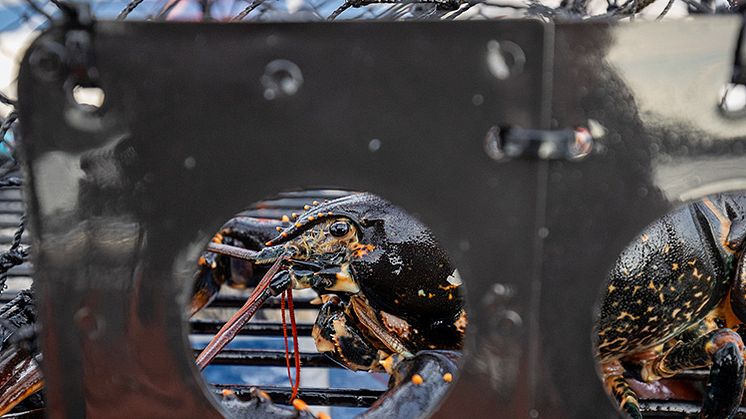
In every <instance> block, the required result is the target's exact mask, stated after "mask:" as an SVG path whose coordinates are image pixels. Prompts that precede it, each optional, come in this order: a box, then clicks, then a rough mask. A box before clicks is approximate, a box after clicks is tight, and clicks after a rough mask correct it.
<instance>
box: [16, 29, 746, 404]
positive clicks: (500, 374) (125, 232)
mask: <svg viewBox="0 0 746 419" xmlns="http://www.w3.org/2000/svg"><path fill="white" fill-rule="evenodd" d="M740 28H741V21H740V20H739V19H738V18H735V17H720V18H702V19H697V20H692V21H687V22H676V23H658V24H626V25H608V24H589V23H585V24H569V23H568V24H548V23H542V22H539V21H496V22H452V23H449V24H443V23H440V24H438V23H432V22H430V23H426V22H388V23H387V22H377V23H359V22H345V23H334V24H319V23H284V24H256V25H242V24H205V23H202V24H173V23H161V24H148V23H123V22H96V23H95V24H94V23H93V22H91V21H86V20H85V19H82V20H79V21H77V22H68V24H67V25H62V26H58V27H53V28H51V29H49V30H48V31H46V32H45V33H44V34H43V35H42V36H41V37H40V38H38V39H37V40H36V41H35V42H34V43H33V45H32V46H31V47H30V48H29V50H28V52H27V54H26V56H25V58H24V61H23V64H22V68H21V74H20V85H19V111H20V117H21V119H22V121H23V125H22V134H23V151H24V154H25V157H26V164H27V167H26V173H27V179H28V184H27V192H28V201H29V205H30V219H31V223H32V228H33V242H34V245H35V252H36V253H35V259H34V262H35V267H36V269H37V271H36V274H35V279H36V281H37V295H38V298H39V300H40V302H39V307H40V312H39V316H40V319H41V322H42V324H43V327H44V328H43V335H42V345H43V353H44V359H43V364H44V376H45V381H46V397H47V401H48V405H49V410H48V415H49V417H52V418H66V417H69V418H77V417H84V416H85V415H88V416H90V417H112V418H113V417H166V416H173V417H184V418H187V417H220V416H221V413H220V411H219V410H218V409H219V407H218V406H217V404H216V402H215V401H214V400H213V399H212V398H211V396H210V394H209V390H208V388H207V386H206V385H205V383H204V382H203V381H202V379H201V378H200V376H199V374H198V372H197V370H196V368H195V367H194V364H193V352H192V350H191V348H190V347H189V345H188V342H187V336H188V335H189V333H190V331H191V332H195V333H199V332H200V331H203V332H204V331H209V330H213V329H210V327H214V325H213V326H211V325H204V324H201V325H200V324H197V323H194V324H192V325H191V329H190V328H189V327H188V326H187V324H186V323H185V322H184V320H183V314H182V313H183V310H182V307H183V304H184V302H185V298H186V294H185V291H184V290H185V286H186V285H185V284H186V281H188V278H189V275H188V273H189V271H190V268H191V267H193V262H194V260H195V259H196V257H197V255H198V254H199V251H200V250H201V249H202V246H203V245H204V243H205V242H206V241H207V240H208V239H209V236H210V234H211V233H212V232H213V231H216V230H217V229H218V227H219V226H220V225H221V223H222V222H223V221H224V220H225V219H227V218H229V217H230V216H231V215H232V214H233V213H235V212H236V211H238V210H240V209H241V208H244V207H245V206H246V205H247V204H249V203H252V202H257V201H260V200H261V199H263V198H265V197H267V196H271V195H274V194H276V193H277V192H280V191H287V190H294V189H298V188H304V187H318V186H322V187H329V188H343V189H350V190H360V191H369V192H373V193H375V194H377V195H381V196H383V197H385V198H387V199H389V200H391V201H392V202H395V203H396V204H397V205H400V206H402V207H403V208H406V209H407V210H408V211H410V212H411V213H413V214H415V215H416V216H417V217H418V218H419V219H421V220H422V221H423V222H425V223H426V224H427V225H428V226H429V227H430V228H431V229H432V231H433V232H434V233H435V235H436V236H437V237H438V238H439V240H440V241H441V243H442V244H443V245H444V247H445V248H446V249H447V250H448V252H449V254H450V255H451V257H452V258H453V261H454V263H455V265H456V266H457V267H458V270H459V272H460V274H461V276H462V278H463V279H464V283H465V286H466V299H467V310H468V313H469V327H468V329H467V340H466V346H465V350H464V358H463V365H462V368H461V371H460V377H459V379H458V380H457V381H456V382H455V384H454V386H453V390H452V391H451V392H450V394H449V395H448V396H447V397H446V398H445V399H444V400H443V401H442V404H441V405H440V408H439V411H438V412H437V413H436V417H453V416H455V415H458V414H460V413H461V412H469V413H470V416H473V417H479V416H482V417H525V416H529V417H534V418H535V417H547V418H565V417H577V418H583V417H614V416H615V415H616V413H615V409H614V408H613V407H612V405H611V403H610V402H609V401H608V399H607V396H606V395H605V393H604V391H603V388H602V386H601V385H600V382H599V380H598V375H597V372H596V363H595V360H594V358H593V351H592V344H591V333H592V332H591V331H592V325H593V320H594V306H595V304H597V298H598V296H599V291H600V287H601V286H602V284H603V281H604V278H606V275H607V273H608V271H609V269H610V267H611V266H612V265H613V263H614V260H615V259H616V258H617V256H618V254H619V252H620V250H621V249H622V248H623V247H624V246H625V245H626V244H627V243H628V242H629V241H630V240H631V239H632V237H634V235H635V234H637V233H638V232H639V231H640V229H641V228H642V227H643V226H645V225H647V224H648V223H650V222H651V221H653V220H654V219H656V218H658V217H659V216H661V215H662V214H664V213H665V212H667V211H669V210H670V209H671V208H673V207H674V206H676V205H678V204H680V203H683V202H687V201H689V200H693V199H697V198H700V197H703V196H705V195H707V194H710V193H716V192H722V191H726V190H737V189H745V188H746V165H744V164H743V163H744V161H745V160H744V153H746V147H745V146H746V140H745V138H746V137H744V136H746V122H744V121H746V120H744V119H742V118H741V115H739V114H736V113H730V112H727V111H726V110H724V109H723V107H722V106H721V104H720V103H719V99H720V94H721V90H722V89H723V87H724V86H725V85H726V83H727V82H728V81H729V80H731V76H732V75H733V73H734V71H733V64H734V57H735V56H736V54H735V53H734V51H736V50H737V46H738V34H739V30H740ZM649 40H656V42H649ZM739 50H740V49H739ZM736 61H738V60H736ZM736 81H738V80H736ZM78 87H81V88H87V87H96V88H100V89H101V90H102V91H103V93H104V94H105V99H104V101H103V103H102V104H101V106H99V107H93V106H88V105H81V104H79V103H77V102H76V101H75V99H74V95H73V93H74V90H75V89H76V88H78ZM154 92H157V94H154ZM579 134H583V135H579ZM221 301H222V302H220V303H219V304H226V305H230V304H234V303H235V302H234V303H231V302H230V301H228V300H225V299H224V300H221ZM200 327H201V328H202V329H200ZM265 332H266V331H265ZM247 333H248V332H247ZM243 355H244V356H249V355H251V354H246V353H244V354H243ZM254 355H256V354H254ZM306 361H307V362H310V363H313V362H320V363H322V364H323V361H321V360H317V361H314V360H313V359H311V358H308V359H306ZM258 362H261V361H258ZM278 394H285V393H283V392H282V391H281V390H278ZM340 394H341V395H340V396H339V400H344V399H345V397H349V398H350V400H353V399H354V400H356V403H360V404H365V403H368V402H367V401H366V400H367V399H365V397H370V398H374V397H375V396H376V395H377V393H370V394H352V395H349V394H348V395H347V396H345V394H344V393H340ZM324 397H328V394H326V395H324V396H320V397H319V400H322V399H324ZM644 408H645V409H647V410H648V411H650V412H652V413H653V414H658V415H661V416H665V415H666V411H674V412H676V413H677V414H680V413H681V412H687V411H691V412H696V411H697V407H696V406H689V405H686V404H672V403H666V402H660V403H657V402H650V403H648V404H647V405H645V406H644ZM687 409H688V410H687ZM656 412H657V413H656Z"/></svg>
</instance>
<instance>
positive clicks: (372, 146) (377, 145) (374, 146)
mask: <svg viewBox="0 0 746 419" xmlns="http://www.w3.org/2000/svg"><path fill="white" fill-rule="evenodd" d="M380 149H381V140H379V139H378V138H374V139H372V140H370V141H369V142H368V150H370V152H371V153H375V152H376V151H378V150H380Z"/></svg>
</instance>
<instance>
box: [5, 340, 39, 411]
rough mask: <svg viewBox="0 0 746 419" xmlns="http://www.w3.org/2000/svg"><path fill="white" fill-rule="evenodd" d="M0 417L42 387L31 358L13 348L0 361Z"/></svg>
mask: <svg viewBox="0 0 746 419" xmlns="http://www.w3.org/2000/svg"><path fill="white" fill-rule="evenodd" d="M0 383H2V384H0V415H4V414H6V413H8V412H9V411H10V410H11V409H13V408H14V407H15V406H16V405H17V404H18V403H20V402H22V401H23V400H24V399H25V398H27V397H29V396H30V395H32V394H34V393H36V392H37V391H39V390H41V388H42V387H44V381H43V379H42V375H41V369H40V368H39V366H38V365H37V364H36V361H35V360H34V358H33V357H31V356H29V355H28V354H27V353H26V352H25V351H20V350H18V349H17V348H15V347H11V348H9V349H8V350H7V351H5V352H4V353H3V355H2V358H1V359H0Z"/></svg>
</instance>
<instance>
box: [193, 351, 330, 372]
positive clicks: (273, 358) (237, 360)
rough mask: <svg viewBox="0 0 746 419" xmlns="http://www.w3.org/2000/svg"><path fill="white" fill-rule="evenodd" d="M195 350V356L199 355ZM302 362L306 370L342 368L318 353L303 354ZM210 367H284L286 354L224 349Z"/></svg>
mask: <svg viewBox="0 0 746 419" xmlns="http://www.w3.org/2000/svg"><path fill="white" fill-rule="evenodd" d="M199 352H200V351H199V350H198V349H195V350H194V353H195V355H197V354H199ZM300 361H301V364H302V365H303V367H304V368H306V367H320V368H341V366H340V365H339V364H337V363H336V362H334V361H332V360H331V359H329V358H328V357H327V356H325V355H323V354H320V353H318V352H301V353H300ZM210 365H243V366H270V367H284V366H285V352H284V351H271V350H263V349H262V350H259V349H224V350H223V351H222V352H220V354H218V355H217V356H216V357H215V358H214V359H213V360H212V362H211V363H210Z"/></svg>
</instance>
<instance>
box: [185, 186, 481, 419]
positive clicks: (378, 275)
mask: <svg viewBox="0 0 746 419" xmlns="http://www.w3.org/2000/svg"><path fill="white" fill-rule="evenodd" d="M394 236H395V237H394ZM403 237H406V238H408V239H411V240H410V243H407V241H402V240H401V239H402V238H403ZM430 237H432V232H431V231H430V229H429V228H428V227H426V226H424V225H423V224H421V223H420V222H419V221H417V220H416V219H415V218H414V217H413V216H411V215H410V214H408V213H407V212H406V211H404V210H403V209H401V208H400V207H397V206H396V205H394V204H391V203H389V202H388V201H386V200H385V199H383V198H381V197H378V196H376V195H373V194H369V193H359V192H350V191H345V190H337V189H316V190H305V191H299V192H286V193H281V194H279V195H277V196H276V197H273V198H270V199H267V200H263V201H260V202H257V203H254V204H253V205H251V206H250V207H249V208H248V209H246V210H244V211H242V212H240V213H238V214H236V216H235V217H233V218H231V219H230V220H226V223H225V224H224V225H223V227H222V228H221V229H220V231H217V232H215V233H214V235H213V237H212V239H211V241H210V244H208V245H207V246H206V248H205V251H204V252H202V253H201V255H200V257H199V259H198V261H196V263H195V273H194V282H193V289H192V291H191V296H192V297H191V307H190V311H191V312H192V313H193V315H192V316H191V320H190V324H191V335H190V341H191V343H192V347H193V350H194V353H195V356H198V355H199V356H198V357H197V363H198V365H206V367H205V368H204V370H203V377H204V378H205V380H206V381H207V382H208V383H209V384H210V385H211V386H212V388H213V392H214V393H215V394H216V395H217V397H218V399H219V400H220V401H221V402H222V405H223V406H224V407H225V408H226V410H227V411H228V413H229V415H232V416H239V415H241V414H242V413H241V412H248V411H251V412H253V413H254V414H257V412H259V413H262V414H267V415H271V414H277V413H278V411H276V410H272V409H285V410H288V409H290V410H292V409H305V408H306V406H310V407H309V409H310V411H311V412H313V413H314V414H315V415H317V417H328V416H331V417H333V418H335V419H337V418H351V417H354V416H357V415H358V414H360V413H362V412H364V411H366V409H368V407H369V406H370V405H371V404H373V403H374V402H375V401H376V400H377V399H378V398H379V397H380V396H381V395H384V394H385V395H386V397H387V398H389V399H392V398H393V399H394V400H396V399H397V398H401V399H402V400H405V399H406V400H411V399H412V398H413V397H417V400H422V403H421V406H418V414H419V415H421V416H420V417H427V416H429V414H431V413H433V411H434V410H435V408H437V406H438V405H439V403H440V401H441V400H443V399H444V397H445V395H446V393H447V392H448V391H449V390H450V388H451V387H452V386H453V384H454V383H455V381H456V379H457V378H458V372H457V371H456V368H457V365H458V361H459V358H460V353H461V348H462V345H463V335H464V332H465V328H466V324H467V319H466V311H465V309H464V307H463V299H462V294H463V285H462V281H461V278H460V276H459V274H458V271H456V270H455V268H454V267H453V265H452V262H451V260H450V258H449V257H448V256H447V254H446V252H445V250H444V249H443V248H442V247H441V246H440V245H439V244H437V241H436V240H432V241H430V240H427V238H430ZM407 246H412V248H407ZM414 247H417V248H416V249H415V248H414ZM228 253H230V254H231V255H233V256H230V255H228ZM278 260H281V261H279V262H278ZM273 267H274V268H276V269H273ZM271 270H272V271H274V272H270V271H271ZM267 281H268V282H269V289H270V290H271V292H268V294H272V295H271V296H269V297H268V298H266V300H265V301H263V303H261V308H260V309H258V310H257V311H256V313H255V314H254V315H253V318H251V320H250V321H248V323H246V324H245V325H243V326H242V327H241V331H240V333H238V334H237V335H236V336H235V337H234V338H232V339H231V340H230V343H228V344H227V345H226V346H225V348H224V349H222V350H219V351H214V352H211V351H212V349H209V350H207V351H205V348H206V347H208V348H212V346H211V343H210V342H211V341H212V340H213V339H214V336H215V334H216V333H217V332H218V330H219V329H220V328H221V327H223V325H225V324H226V322H230V319H231V318H232V317H233V316H234V315H235V314H236V313H237V312H238V311H239V308H240V307H241V306H243V305H244V304H246V302H247V301H248V300H249V299H251V298H253V297H252V295H262V294H261V293H259V292H257V289H261V288H262V286H263V284H264V283H265V282H267ZM287 289H292V300H293V310H292V313H293V317H294V319H295V333H294V332H293V327H292V321H291V317H290V314H291V311H290V310H289V305H290V301H289V300H290V296H289V293H288V292H287V291H286V290H287ZM283 307H284V315H283ZM283 319H284V325H283ZM283 329H284V332H283ZM285 334H286V335H287V356H286V339H285V337H284V335H285ZM294 334H295V335H296V336H297V348H298V352H299V356H298V358H299V359H300V384H299V386H298V393H297V398H298V399H299V400H301V401H302V403H301V402H300V401H297V400H296V401H294V402H293V403H291V401H290V397H291V396H292V393H293V384H294V383H295V380H296V373H297V372H296V368H295V360H296V357H295V346H296V343H295V342H294V339H293V335H294ZM208 352H211V353H214V356H213V355H209V356H208V355H207V353H208ZM202 354H204V355H202ZM208 358H210V359H211V360H210V361H209V362H207V361H206V359H208ZM288 364H289V365H290V366H289V367H288ZM288 369H289V372H288ZM432 377H437V378H438V379H437V380H436V379H432ZM417 394H420V395H419V396H418V395H417ZM422 395H425V396H424V397H423V396H422ZM270 399H271V403H263V402H259V400H270ZM374 408H375V407H374ZM257 409H258V410H257ZM262 409H263V410H262ZM379 409H381V407H379ZM383 409H386V408H385V407H384V408H383ZM388 409H390V407H389V408H388ZM384 413H390V414H394V412H384Z"/></svg>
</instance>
